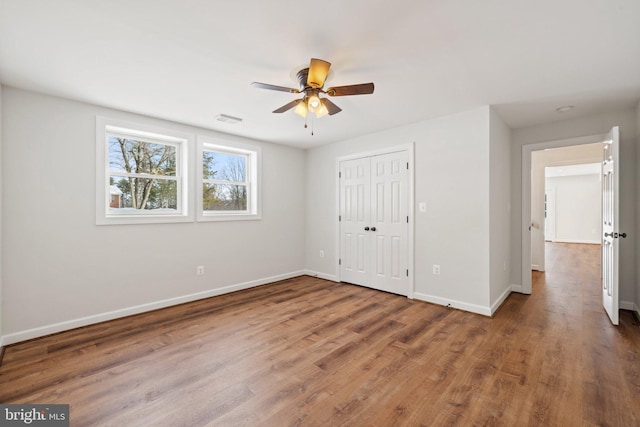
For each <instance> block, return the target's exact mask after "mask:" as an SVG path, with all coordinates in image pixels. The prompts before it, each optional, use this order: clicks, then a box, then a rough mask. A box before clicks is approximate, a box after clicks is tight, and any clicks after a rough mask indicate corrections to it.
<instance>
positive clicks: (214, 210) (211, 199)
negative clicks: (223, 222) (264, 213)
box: [199, 142, 259, 220]
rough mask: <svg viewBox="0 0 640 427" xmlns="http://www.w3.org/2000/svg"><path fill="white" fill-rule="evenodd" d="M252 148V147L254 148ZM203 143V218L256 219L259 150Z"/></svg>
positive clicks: (201, 212) (200, 214)
mask: <svg viewBox="0 0 640 427" xmlns="http://www.w3.org/2000/svg"><path fill="white" fill-rule="evenodd" d="M250 148H251V149H250ZM250 148H246V147H244V148H240V147H235V146H234V147H230V146H223V145H218V144H214V143H212V142H211V143H209V142H204V143H202V145H201V153H202V156H201V162H202V163H201V172H200V173H201V176H200V178H201V185H202V186H201V190H200V191H201V195H202V198H201V203H202V204H201V211H200V213H199V218H200V219H213V220H219V219H234V218H235V219H256V218H258V217H259V213H258V198H257V191H258V188H257V187H258V185H257V181H258V180H257V176H258V173H257V169H258V163H259V162H258V153H259V149H257V148H255V149H252V148H254V147H250Z"/></svg>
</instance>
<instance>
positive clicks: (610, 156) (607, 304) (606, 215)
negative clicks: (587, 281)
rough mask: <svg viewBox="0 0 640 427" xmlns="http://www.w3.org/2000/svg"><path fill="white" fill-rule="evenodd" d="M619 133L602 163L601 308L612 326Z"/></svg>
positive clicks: (613, 136) (607, 143) (607, 144)
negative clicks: (605, 312) (602, 307)
mask: <svg viewBox="0 0 640 427" xmlns="http://www.w3.org/2000/svg"><path fill="white" fill-rule="evenodd" d="M619 140H620V131H619V129H618V127H617V126H616V127H614V128H613V129H611V131H610V132H609V133H608V134H607V139H606V141H605V142H604V160H603V161H602V233H603V236H602V305H603V306H604V309H605V310H606V311H607V314H608V315H609V318H610V319H611V323H613V324H614V325H617V324H618V308H619V307H618V305H619V301H618V298H619V297H618V295H619V294H618V264H619V262H618V258H619V257H618V254H619V252H618V250H619V242H618V238H619V237H627V235H626V234H625V233H618V227H619V221H618V220H619V209H618V200H619V196H618V194H619V185H618V184H619V181H620V180H619V176H618V175H619V173H618V169H619V158H620V152H619V147H620V141H619Z"/></svg>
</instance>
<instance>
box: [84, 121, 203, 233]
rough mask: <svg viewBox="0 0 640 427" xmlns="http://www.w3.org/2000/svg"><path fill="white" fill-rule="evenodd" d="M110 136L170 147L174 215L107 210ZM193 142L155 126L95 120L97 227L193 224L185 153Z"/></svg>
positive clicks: (190, 138) (181, 135)
mask: <svg viewBox="0 0 640 427" xmlns="http://www.w3.org/2000/svg"><path fill="white" fill-rule="evenodd" d="M109 135H121V136H125V137H130V138H137V139H141V140H143V141H145V142H151V143H159V144H164V145H171V146H174V147H175V148H176V175H175V178H173V177H171V178H169V179H170V180H175V181H176V182H177V190H178V197H177V209H176V212H175V213H173V212H172V213H167V212H164V211H163V212H154V211H153V210H144V209H141V210H140V211H130V210H127V211H123V212H117V211H114V210H112V209H110V207H109V205H110V188H109V187H110V185H109V177H110V176H111V170H110V167H109ZM194 139H195V138H194V136H193V135H191V134H186V133H182V132H177V131H173V130H169V129H163V128H159V127H156V126H154V125H148V124H143V123H133V122H127V121H123V120H117V119H110V118H107V117H100V116H98V117H96V224H98V225H111V224H149V223H173V222H192V221H193V214H192V213H191V209H189V204H190V202H189V200H190V192H189V183H190V182H192V179H190V175H191V171H190V169H189V165H188V160H189V155H188V151H189V147H190V146H193V145H194V144H193V141H194ZM140 176H142V175H140ZM143 177H144V176H143ZM149 177H153V175H149ZM163 178H166V177H163Z"/></svg>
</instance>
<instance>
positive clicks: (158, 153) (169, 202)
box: [96, 117, 193, 224]
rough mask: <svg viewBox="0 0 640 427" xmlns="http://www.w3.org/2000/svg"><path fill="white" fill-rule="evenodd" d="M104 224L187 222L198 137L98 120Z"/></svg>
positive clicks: (100, 201)
mask: <svg viewBox="0 0 640 427" xmlns="http://www.w3.org/2000/svg"><path fill="white" fill-rule="evenodd" d="M96 137H97V147H96V148H97V151H96V153H97V155H96V166H97V170H98V173H97V175H96V176H97V181H96V187H97V190H96V191H97V195H98V197H97V205H96V207H97V209H96V222H97V223H98V224H135V223H148V222H184V221H188V220H193V214H191V215H189V209H188V200H187V197H188V191H187V190H188V182H187V177H188V174H187V160H188V159H187V148H188V144H189V141H193V136H192V135H189V134H181V133H178V132H174V131H171V130H165V129H156V128H155V127H152V126H148V125H143V124H135V123H126V122H121V121H118V120H112V119H107V118H104V117H97V119H96Z"/></svg>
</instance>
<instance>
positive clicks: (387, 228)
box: [370, 151, 409, 295]
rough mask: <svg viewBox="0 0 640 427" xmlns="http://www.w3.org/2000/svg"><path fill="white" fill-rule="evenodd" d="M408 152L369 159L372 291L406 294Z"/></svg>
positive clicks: (407, 288)
mask: <svg viewBox="0 0 640 427" xmlns="http://www.w3.org/2000/svg"><path fill="white" fill-rule="evenodd" d="M407 157H408V156H407V152H406V151H401V152H398V153H391V154H385V155H381V156H375V157H372V158H371V190H372V191H371V224H372V227H371V228H370V230H372V231H371V234H370V236H371V240H372V241H371V245H372V247H371V252H372V254H371V256H372V267H371V285H370V286H371V287H373V288H376V289H380V290H382V291H387V292H393V293H396V294H402V295H408V294H409V278H408V276H407V258H408V236H407V234H408V227H409V224H408V222H409V219H408V212H407V210H408V207H409V203H408V202H409V199H408V194H407V193H408V189H407V187H408V185H407V178H408V171H407Z"/></svg>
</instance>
